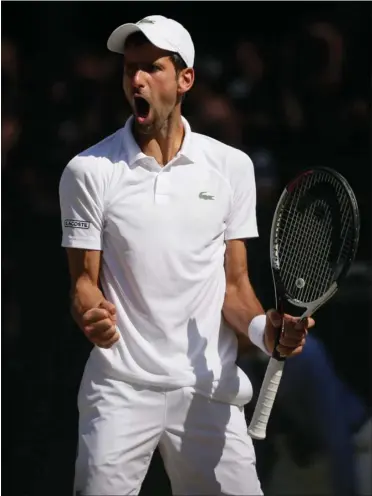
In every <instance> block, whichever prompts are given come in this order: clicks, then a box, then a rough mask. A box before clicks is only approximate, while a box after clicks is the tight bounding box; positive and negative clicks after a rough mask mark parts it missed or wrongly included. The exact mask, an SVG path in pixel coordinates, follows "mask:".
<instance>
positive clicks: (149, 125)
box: [123, 43, 194, 134]
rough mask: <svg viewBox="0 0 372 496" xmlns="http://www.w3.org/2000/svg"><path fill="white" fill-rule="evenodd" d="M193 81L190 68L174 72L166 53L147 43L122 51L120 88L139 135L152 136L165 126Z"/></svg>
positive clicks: (192, 72) (192, 73)
mask: <svg viewBox="0 0 372 496" xmlns="http://www.w3.org/2000/svg"><path fill="white" fill-rule="evenodd" d="M193 81H194V71H193V69H183V70H181V71H179V73H177V71H176V69H175V67H174V64H173V62H172V60H171V59H170V57H169V52H166V51H165V50H161V49H160V48H157V47H155V46H154V45H152V44H151V43H143V44H140V45H130V46H129V47H127V48H126V49H125V52H124V75H123V89H124V93H125V96H126V98H127V100H128V102H129V104H130V106H131V108H132V111H133V115H134V118H135V123H136V127H137V130H138V131H139V132H140V133H142V134H152V133H154V132H156V131H158V130H160V129H161V128H162V127H163V126H164V125H165V124H166V122H167V120H168V119H169V117H170V116H171V114H172V112H173V111H174V109H175V108H176V106H177V105H179V103H180V97H181V96H182V95H183V94H184V93H186V92H187V91H188V90H189V89H190V88H191V86H192V84H193Z"/></svg>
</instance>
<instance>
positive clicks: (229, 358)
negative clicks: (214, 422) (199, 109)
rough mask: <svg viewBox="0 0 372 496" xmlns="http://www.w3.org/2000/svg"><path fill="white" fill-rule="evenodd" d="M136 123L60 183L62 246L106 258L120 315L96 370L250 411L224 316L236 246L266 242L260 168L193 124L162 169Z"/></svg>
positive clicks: (107, 286) (109, 294)
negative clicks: (260, 233) (228, 258)
mask: <svg viewBox="0 0 372 496" xmlns="http://www.w3.org/2000/svg"><path fill="white" fill-rule="evenodd" d="M131 125H132V119H129V120H128V122H127V124H126V126H125V128H124V129H120V130H119V131H117V132H116V133H115V134H113V135H112V136H110V137H108V138H106V139H104V140H103V141H102V142H100V143H98V144H97V145H95V146H93V147H92V148H90V149H88V150H86V151H85V152H83V153H81V154H80V155H78V156H77V157H75V158H74V159H73V160H72V161H71V162H70V163H69V164H68V165H67V167H66V169H65V170H64V172H63V175H62V178H61V182H60V203H61V212H62V229H63V240H62V245H63V246H64V247H70V248H80V249H92V250H102V252H103V253H102V261H103V263H102V271H101V284H102V287H103V290H104V294H105V297H106V298H107V299H108V300H109V301H111V302H112V303H113V304H114V305H115V306H116V309H117V327H118V330H119V332H120V335H121V339H120V340H119V341H118V342H117V343H116V344H115V345H114V346H113V347H112V348H110V349H102V348H98V347H95V348H94V349H93V351H92V353H91V356H90V358H89V360H90V361H93V362H94V363H95V366H96V367H98V368H100V370H101V371H102V374H105V375H107V376H110V377H112V378H116V379H119V380H123V381H128V382H131V383H137V384H141V385H144V386H146V385H147V386H159V387H185V386H191V387H194V389H195V390H196V391H199V392H200V393H201V394H203V395H205V396H212V397H214V398H216V399H219V400H221V401H226V402H232V403H235V404H238V405H243V404H245V403H247V402H248V401H249V400H250V399H251V396H252V387H251V383H250V381H249V379H248V377H247V376H246V375H245V374H244V373H243V372H242V371H241V369H239V368H238V367H237V366H236V364H235V360H236V355H237V340H236V337H235V334H234V333H233V332H232V330H231V329H229V328H227V327H226V325H225V324H224V322H223V320H222V318H221V310H222V304H223V300H224V295H225V287H226V282H225V272H224V253H225V241H226V240H229V239H234V238H249V237H254V236H257V226H256V213H255V202H256V194H255V181H254V171H253V165H252V162H251V160H250V159H249V157H248V156H247V155H246V154H245V153H243V152H241V151H239V150H237V149H235V148H232V147H229V146H227V145H224V144H222V143H220V142H218V141H216V140H213V139H211V138H208V137H206V136H203V135H200V134H196V133H192V132H191V130H190V127H189V125H188V123H187V121H186V120H184V126H185V139H184V142H183V145H182V148H181V150H180V152H179V153H178V154H177V156H176V157H175V158H174V159H173V160H172V161H171V162H170V163H169V164H167V165H166V166H165V167H161V166H160V165H159V164H158V163H157V162H156V161H155V159H154V158H152V157H148V156H146V155H144V154H143V153H142V152H141V151H140V149H139V147H138V146H137V144H136V142H135V141H134V138H133V136H132V132H131ZM76 221H80V222H76Z"/></svg>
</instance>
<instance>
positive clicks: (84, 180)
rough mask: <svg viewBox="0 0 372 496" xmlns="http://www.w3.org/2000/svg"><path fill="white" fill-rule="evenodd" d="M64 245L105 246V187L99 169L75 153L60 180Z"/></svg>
mask: <svg viewBox="0 0 372 496" xmlns="http://www.w3.org/2000/svg"><path fill="white" fill-rule="evenodd" d="M59 200H60V208H61V217H62V246H64V247H66V248H81V249H88V250H101V249H102V235H103V214H104V201H103V188H102V185H101V184H100V182H99V177H97V169H96V168H93V167H90V166H89V164H87V163H86V161H85V160H84V159H82V158H78V157H75V158H74V159H72V160H71V162H69V164H68V165H67V166H66V168H65V169H64V171H63V173H62V176H61V180H60V183H59Z"/></svg>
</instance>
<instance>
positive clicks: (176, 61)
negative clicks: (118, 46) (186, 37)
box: [124, 31, 187, 74]
mask: <svg viewBox="0 0 372 496" xmlns="http://www.w3.org/2000/svg"><path fill="white" fill-rule="evenodd" d="M145 43H151V42H150V41H149V40H148V39H147V38H146V36H145V35H144V34H143V33H142V32H141V31H136V32H135V33H132V34H130V35H129V36H128V38H127V39H126V40H125V44H124V48H128V47H130V46H140V45H144V44H145ZM169 58H170V59H171V61H172V63H173V65H174V68H175V70H176V74H178V73H179V72H181V71H182V70H183V69H186V67H187V65H186V63H185V61H184V60H183V58H182V57H181V56H180V55H179V54H178V53H176V52H169Z"/></svg>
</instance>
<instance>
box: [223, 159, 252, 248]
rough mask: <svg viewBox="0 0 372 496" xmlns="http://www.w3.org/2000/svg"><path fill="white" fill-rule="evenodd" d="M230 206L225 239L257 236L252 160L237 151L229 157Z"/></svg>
mask: <svg viewBox="0 0 372 496" xmlns="http://www.w3.org/2000/svg"><path fill="white" fill-rule="evenodd" d="M229 161H230V162H231V165H230V164H228V165H229V172H230V185H231V188H232V200H231V208H230V213H229V216H228V220H227V224H226V230H225V239H226V240H229V239H243V238H255V237H257V236H258V231H257V218H256V182H255V176H254V168H253V163H252V160H251V159H250V158H249V157H248V155H246V154H245V153H243V152H241V151H239V152H238V153H237V154H236V155H235V157H231V158H229Z"/></svg>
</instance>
